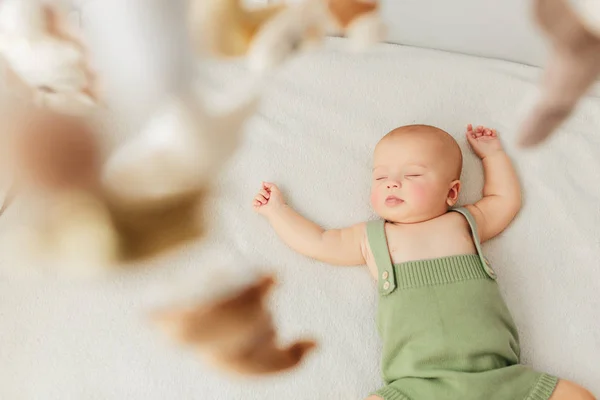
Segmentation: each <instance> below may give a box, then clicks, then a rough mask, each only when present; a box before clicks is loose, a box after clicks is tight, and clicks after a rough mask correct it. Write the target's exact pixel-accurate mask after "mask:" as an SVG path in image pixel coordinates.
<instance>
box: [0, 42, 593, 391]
mask: <svg viewBox="0 0 600 400" xmlns="http://www.w3.org/2000/svg"><path fill="white" fill-rule="evenodd" d="M341 43H342V41H341V40H340V39H334V40H331V42H330V43H329V45H328V48H327V49H326V50H325V51H323V52H319V53H316V54H310V55H306V56H303V57H301V58H300V59H297V60H294V61H293V62H291V63H290V64H288V65H287V66H286V67H285V68H284V69H282V70H281V71H279V72H278V73H277V74H276V76H275V77H274V78H273V80H272V81H271V82H270V83H269V85H268V87H267V88H266V90H265V93H264V101H263V103H262V105H261V108H260V112H259V113H258V114H257V115H256V116H255V117H254V118H253V119H252V120H251V121H250V122H249V124H248V125H247V129H246V140H245V143H244V145H243V147H242V148H241V149H240V150H239V152H238V153H237V155H236V157H235V158H234V159H233V160H232V161H231V162H230V164H229V167H228V169H227V170H226V171H224V173H223V174H222V175H221V176H220V177H219V178H218V192H217V193H215V195H214V198H213V201H212V202H211V205H210V210H209V213H208V214H209V216H210V221H211V223H212V224H213V234H212V235H211V237H210V238H209V239H208V240H207V241H206V242H204V243H203V244H199V245H197V246H190V247H189V248H188V249H186V251H185V252H183V253H181V254H178V255H176V256H174V257H172V258H168V259H167V260H161V261H157V262H156V263H155V264H156V265H155V266H153V268H147V269H145V270H141V271H139V272H132V273H129V274H125V275H124V276H123V275H121V276H119V277H118V278H115V279H107V280H102V281H91V282H85V283H82V282H79V283H77V282H73V281H65V280H64V279H63V278H60V277H58V278H50V277H41V278H36V279H30V278H27V277H25V278H24V277H23V276H22V275H21V274H19V273H17V271H14V269H13V268H11V265H6V262H3V261H2V258H0V266H1V268H0V273H1V275H0V371H1V372H0V398H2V399H27V400H29V399H32V400H33V399H43V400H54V399H56V400H59V399H60V400H65V399H89V400H92V399H102V400H106V399H115V400H117V399H118V400H121V399H202V400H212V399H215V400H230V399H231V400H234V399H243V400H267V399H272V400H276V399H286V400H301V399H302V400H306V399H340V400H341V399H344V400H347V399H357V400H358V399H362V398H364V397H366V396H367V395H368V394H369V393H370V392H371V391H373V390H375V389H377V388H379V387H380V386H381V384H382V383H381V380H380V377H379V355H380V341H379V338H378V336H377V333H376V328H375V310H376V290H375V289H376V288H375V285H374V283H373V282H372V280H371V278H370V276H369V274H368V273H367V271H366V269H365V268H346V267H332V266H327V265H324V264H321V263H317V262H314V261H311V260H308V259H306V258H304V257H302V256H299V255H297V254H295V253H294V252H292V251H291V250H289V249H288V248H287V247H286V246H285V245H284V244H283V243H282V242H281V241H280V240H279V239H278V238H277V237H276V235H275V233H274V232H273V230H272V229H271V228H270V227H269V225H268V223H267V222H266V221H265V220H264V219H262V218H261V217H260V216H258V215H256V214H254V212H253V210H252V207H251V200H252V198H253V196H254V195H255V193H256V191H257V190H258V189H259V187H260V182H261V180H268V181H273V182H276V183H277V184H279V185H280V187H281V188H282V190H283V191H284V193H285V195H286V198H287V199H288V201H289V203H290V204H291V205H293V206H294V207H295V208H296V209H297V210H298V211H299V212H301V213H302V214H304V215H305V216H306V217H308V218H311V219H313V220H314V221H316V222H317V223H319V224H322V225H323V226H324V227H340V226H346V225H349V224H353V223H356V222H359V221H362V220H366V219H369V218H373V217H374V216H373V214H372V212H371V210H370V208H369V201H368V199H369V197H368V194H369V184H370V182H369V180H370V161H371V153H372V150H373V146H374V145H375V144H376V142H377V141H378V140H379V139H380V138H381V137H382V136H383V135H384V134H385V133H386V132H388V131H389V130H391V129H392V128H394V127H397V126H400V125H405V124H412V123H426V124H432V125H436V126H439V127H441V128H443V129H445V130H446V131H448V132H450V133H451V134H453V135H454V136H455V137H456V138H457V140H458V142H459V143H460V145H461V147H462V149H463V152H464V156H465V163H464V171H463V178H462V179H463V188H464V190H463V193H462V195H461V201H462V203H466V202H472V201H475V200H477V199H478V198H479V196H480V193H481V188H482V184H483V173H482V167H481V164H480V162H479V160H478V159H477V158H476V156H475V155H474V154H473V153H472V152H471V151H470V149H469V148H468V145H467V142H466V140H465V138H464V136H463V132H464V127H465V125H466V124H468V123H473V124H483V125H487V126H490V127H493V128H496V129H498V131H499V132H500V134H501V135H502V140H503V142H504V144H505V147H506V149H507V151H508V153H509V154H510V155H511V156H512V157H513V159H514V161H515V164H516V167H517V168H518V171H519V175H520V177H521V180H522V185H523V189H524V199H525V200H524V207H523V209H522V212H521V213H520V215H519V216H518V218H517V219H516V221H515V222H514V223H513V224H512V225H511V226H510V228H509V229H508V230H506V231H505V232H504V233H503V234H502V235H501V236H500V237H498V238H496V239H494V240H492V241H490V242H489V243H487V244H485V245H484V251H485V252H486V255H487V256H488V258H489V259H490V260H491V261H492V263H493V265H494V268H495V269H496V271H497V272H498V274H499V284H500V286H501V288H502V292H503V294H504V295H505V299H506V301H507V303H508V305H509V307H510V309H511V310H512V313H513V315H514V318H515V320H516V322H517V324H518V325H519V328H520V334H521V343H522V349H523V361H524V362H525V363H527V364H529V365H532V366H533V367H535V368H536V369H539V370H543V371H546V372H549V373H551V374H556V375H558V376H560V377H563V378H566V379H570V380H573V381H576V382H578V383H580V384H583V385H586V386H587V387H589V388H590V389H591V390H592V392H594V393H595V394H596V396H600V380H599V379H598V377H599V376H600V362H599V361H598V360H599V359H600V330H598V321H600V300H599V299H600V297H599V296H598V293H599V292H600V182H599V180H598V179H599V176H600V132H598V130H600V100H599V99H598V98H597V97H595V96H597V95H598V93H600V92H597V93H595V94H591V95H590V96H589V97H587V98H586V99H585V101H584V102H583V103H582V105H581V107H580V109H579V110H578V112H577V113H576V114H575V115H574V116H573V118H572V119H571V120H570V121H569V123H568V124H567V125H565V126H564V127H563V129H562V130H561V131H560V132H558V133H557V134H556V135H555V136H554V137H553V139H552V140H551V141H550V142H548V143H547V144H545V145H544V146H543V147H540V148H538V149H535V150H533V151H528V152H523V151H519V150H518V149H516V148H515V145H514V139H515V137H514V132H515V129H514V128H515V124H516V121H517V117H518V114H519V112H520V110H521V109H522V104H523V99H525V98H527V97H528V96H529V95H530V94H531V91H532V90H533V89H534V88H535V86H536V79H537V77H538V75H539V72H540V71H539V70H538V69H535V68H532V67H526V66H521V65H516V64H511V63H508V62H503V61H495V60H486V59H481V58H473V57H467V56H459V55H453V54H448V53H443V52H437V51H432V50H422V49H415V48H405V47H400V46H395V45H382V46H380V47H377V48H376V49H374V50H373V51H372V52H369V53H367V54H363V55H356V54H347V53H345V52H342V51H341V50H340V48H339V45H340V44H341ZM207 72H208V74H209V77H210V82H211V86H210V89H211V90H212V91H213V92H214V93H220V94H221V95H222V96H223V95H224V93H225V92H226V91H229V90H231V89H233V85H235V83H236V82H240V81H242V80H243V79H244V78H247V77H248V76H247V75H246V74H247V73H246V72H245V70H244V68H242V67H240V66H235V65H231V66H222V65H219V66H216V67H214V68H208V69H207ZM18 210H19V207H18V205H15V207H14V208H12V209H9V212H7V214H5V215H4V216H3V217H2V219H0V233H2V234H10V230H11V226H13V225H12V224H14V223H17V222H16V221H17V220H18V214H19V212H18ZM257 270H265V271H266V270H270V271H275V272H276V274H277V277H278V279H279V282H280V283H279V285H278V286H277V289H276V291H275V292H274V294H273V297H272V300H273V301H272V306H273V309H274V314H275V318H276V321H277V324H278V325H279V326H280V328H281V332H282V335H283V338H284V340H291V339H293V338H296V337H302V336H312V337H315V338H316V339H317V340H318V341H319V343H320V347H319V349H318V350H317V352H316V353H315V354H313V355H312V356H310V357H309V358H307V360H306V362H305V363H304V364H302V366H301V368H299V369H297V370H294V371H292V372H290V373H286V374H283V375H281V376H276V377H270V378H263V379H255V378H252V379H246V380H230V379H229V378H228V377H227V376H224V375H221V374H220V373H218V372H216V371H213V370H210V369H208V368H207V367H206V366H205V365H204V364H203V363H202V362H201V361H198V360H196V359H195V358H194V355H193V353H192V352H190V351H188V350H187V349H185V348H182V347H178V346H175V345H172V344H171V343H170V342H169V341H168V340H167V339H166V338H165V337H164V336H163V335H162V334H161V333H160V332H158V331H156V330H154V329H152V327H151V325H149V324H148V321H147V316H146V314H145V313H146V311H148V310H149V307H150V306H151V305H152V304H155V303H156V302H158V301H168V300H174V299H177V296H182V294H183V293H189V292H190V290H191V291H196V292H198V293H201V292H203V293H204V295H207V292H206V291H207V290H209V289H212V288H215V287H218V286H221V285H227V284H229V283H232V282H241V280H242V279H247V277H248V274H247V272H249V271H257ZM201 295H202V294H201ZM170 296H172V297H170Z"/></svg>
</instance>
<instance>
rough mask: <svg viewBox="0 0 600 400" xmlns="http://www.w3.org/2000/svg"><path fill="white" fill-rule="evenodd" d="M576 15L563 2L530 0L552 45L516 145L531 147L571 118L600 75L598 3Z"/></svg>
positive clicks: (599, 16)
mask: <svg viewBox="0 0 600 400" xmlns="http://www.w3.org/2000/svg"><path fill="white" fill-rule="evenodd" d="M581 6H582V8H581V9H580V12H576V11H575V10H574V9H572V8H571V6H570V5H569V4H568V2H567V1H566V0H534V9H535V15H536V17H537V21H538V23H539V25H540V26H541V28H542V29H543V31H544V32H545V34H546V35H547V36H548V37H549V39H550V41H551V44H552V55H551V58H550V60H549V62H548V66H547V67H546V70H545V73H544V76H543V81H542V84H541V91H540V96H539V99H538V101H537V104H536V105H535V107H534V108H533V110H532V111H531V113H530V115H528V116H527V118H526V119H525V121H524V123H523V125H522V126H521V129H520V142H521V144H522V145H524V146H533V145H536V144H538V143H540V142H541V141H543V140H544V139H545V138H546V137H548V136H549V135H550V134H552V133H553V132H554V131H556V129H557V128H558V127H559V126H560V125H561V124H562V123H563V122H564V121H565V120H567V118H568V117H569V116H570V115H571V113H572V112H573V110H574V109H575V107H576V106H577V104H578V102H579V100H580V99H581V98H582V97H583V96H584V95H585V94H586V92H587V90H588V89H589V88H590V87H591V86H592V85H593V84H594V81H595V80H596V79H597V78H598V77H599V76H600V2H599V1H596V0H592V1H589V0H588V1H586V2H583V3H582V4H581Z"/></svg>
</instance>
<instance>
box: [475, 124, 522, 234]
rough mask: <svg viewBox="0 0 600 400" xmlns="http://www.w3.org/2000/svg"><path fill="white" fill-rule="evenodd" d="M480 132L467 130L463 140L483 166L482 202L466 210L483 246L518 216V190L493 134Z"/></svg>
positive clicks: (519, 194)
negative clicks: (471, 217)
mask: <svg viewBox="0 0 600 400" xmlns="http://www.w3.org/2000/svg"><path fill="white" fill-rule="evenodd" d="M481 128H482V129H481V130H480V129H479V128H477V129H476V130H468V131H467V138H468V139H469V143H470V144H471V146H472V147H473V150H474V151H475V153H477V155H478V156H479V157H480V158H481V160H482V163H483V170H484V176H485V184H484V186H483V198H482V199H481V200H479V201H478V202H476V203H475V204H473V205H469V206H467V208H469V211H471V213H472V214H473V216H474V217H475V220H476V222H477V226H478V230H479V236H480V239H481V241H482V242H485V241H486V240H489V239H491V238H493V237H494V236H496V235H498V234H499V233H501V232H502V231H503V230H504V229H506V227H507V226H508V225H509V224H510V223H511V222H512V220H513V219H514V218H515V216H516V215H517V213H518V212H519V210H520V208H521V187H520V184H519V179H518V177H517V174H516V172H515V169H514V167H513V165H512V162H511V160H510V158H509V157H508V155H507V154H506V153H505V152H504V150H503V149H502V145H501V143H500V140H499V139H498V137H497V135H496V132H495V131H493V130H489V129H487V128H483V127H481Z"/></svg>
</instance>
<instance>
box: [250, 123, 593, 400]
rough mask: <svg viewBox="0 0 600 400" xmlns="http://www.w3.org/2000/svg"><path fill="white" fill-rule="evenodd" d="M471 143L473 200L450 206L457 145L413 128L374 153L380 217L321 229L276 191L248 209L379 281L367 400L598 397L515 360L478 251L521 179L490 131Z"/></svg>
mask: <svg viewBox="0 0 600 400" xmlns="http://www.w3.org/2000/svg"><path fill="white" fill-rule="evenodd" d="M466 135H467V140H468V142H469V143H470V145H471V147H472V149H473V150H474V152H475V153H476V154H477V155H478V156H479V157H480V158H481V160H482V162H483V168H484V173H485V185H484V188H483V197H482V198H481V200H479V201H477V202H476V203H474V204H469V205H466V206H464V207H455V206H456V203H457V200H458V195H459V192H460V189H461V182H460V175H461V170H462V154H461V150H460V147H459V145H458V143H457V142H456V141H455V140H454V139H453V138H452V136H450V135H449V134H448V133H446V132H445V131H443V130H441V129H438V128H435V127H432V126H426V125H411V126H403V127H400V128H397V129H395V130H393V131H391V132H390V133H388V134H387V135H386V136H384V137H383V139H381V141H380V142H379V143H378V144H377V146H376V147H375V153H374V165H373V180H372V190H371V204H372V207H373V209H374V211H375V212H376V213H377V215H378V216H379V217H380V219H378V220H375V221H369V222H364V223H360V224H357V225H354V226H351V227H348V228H344V229H331V230H324V229H322V228H321V227H320V226H318V225H316V224H315V223H313V222H311V221H309V220H307V219H306V218H304V217H302V216H301V215H299V214H298V213H297V212H296V211H294V210H293V209H292V208H291V207H290V206H288V205H287V204H286V203H285V201H284V199H283V196H282V194H281V192H280V190H279V189H278V188H277V186H276V185H274V184H272V183H263V185H262V186H263V187H262V189H261V190H260V192H259V193H258V194H257V196H256V197H255V199H254V202H253V206H254V209H255V210H256V211H257V212H258V213H260V214H262V215H264V216H265V217H266V218H267V219H268V221H269V222H270V224H271V225H272V227H273V228H274V229H275V231H276V232H277V234H278V235H279V236H280V237H281V239H282V240H283V241H284V242H285V243H286V244H287V245H288V246H290V247H291V248H292V249H294V250H295V251H297V252H299V253H301V254H303V255H305V256H308V257H312V258H314V259H317V260H319V261H322V262H326V263H330V264H334V265H365V264H366V265H367V266H368V268H369V270H370V272H371V274H372V275H373V277H374V278H375V280H376V281H377V288H378V292H379V304H378V314H377V325H378V329H379V333H380V335H381V337H382V341H383V354H382V365H381V366H382V372H383V380H384V382H385V384H386V386H385V387H383V388H382V389H380V390H378V391H377V392H376V393H373V394H372V395H371V396H370V397H369V398H368V399H367V400H381V399H383V400H409V399H414V400H423V399H435V400H443V399H461V400H471V399H472V400H481V399H484V398H485V399H487V400H516V399H519V400H521V399H522V400H547V399H552V400H559V399H586V400H588V399H590V400H593V399H594V397H593V395H592V394H590V393H589V392H588V391H587V390H586V389H584V388H582V387H580V386H578V385H576V384H574V383H572V382H569V381H566V380H563V379H558V378H557V377H554V376H551V375H549V374H545V373H542V372H538V371H535V370H533V369H531V368H529V367H527V366H525V365H522V364H521V363H520V346H519V338H518V333H517V328H516V326H515V323H514V321H513V319H512V317H511V314H510V312H509V310H508V308H507V306H506V304H505V302H504V300H503V299H502V296H501V294H500V291H499V288H498V284H497V282H496V274H495V272H494V270H493V269H492V267H491V265H490V264H489V262H488V261H487V260H486V258H485V257H484V255H483V253H482V250H481V244H482V243H483V242H485V241H486V240H489V239H491V238H493V237H495V236H496V235H498V234H499V233H501V232H502V231H503V230H504V229H506V227H507V226H508V225H509V224H510V223H511V221H512V220H513V219H514V217H515V216H516V214H517V213H518V211H519V209H520V207H521V190H520V187H519V181H518V178H517V175H516V173H515V170H514V168H513V166H512V163H511V161H510V159H509V157H508V156H507V155H506V153H505V152H504V150H503V148H502V145H501V142H500V140H499V139H498V136H497V134H496V131H495V130H490V129H488V128H484V127H481V126H479V127H477V128H475V129H474V128H473V127H472V126H471V125H469V126H468V127H467V132H466Z"/></svg>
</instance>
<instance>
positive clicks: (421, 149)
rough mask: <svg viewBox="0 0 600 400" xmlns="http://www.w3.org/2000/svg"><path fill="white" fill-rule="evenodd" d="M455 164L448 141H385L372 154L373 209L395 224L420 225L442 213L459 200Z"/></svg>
mask: <svg viewBox="0 0 600 400" xmlns="http://www.w3.org/2000/svg"><path fill="white" fill-rule="evenodd" d="M444 135H445V133H444ZM449 139H451V138H449ZM456 148H457V146H456ZM456 148H455V150H456ZM458 157H460V149H459V153H458ZM457 162H458V161H457V160H456V151H451V150H450V151H449V146H448V142H447V141H446V140H440V138H439V135H430V134H420V133H408V134H401V135H397V136H390V137H386V138H384V139H383V140H382V141H381V142H380V143H379V144H378V145H377V147H376V148H375V154H374V165H373V181H372V189H371V204H372V206H373V209H374V210H375V212H376V213H377V214H378V215H379V216H380V217H381V218H384V219H386V220H387V221H390V222H398V223H416V222H423V221H427V220H429V219H432V218H435V217H437V216H439V215H442V214H444V213H445V212H446V211H447V210H448V206H452V205H454V203H455V202H456V199H457V198H458V191H459V186H460V183H459V182H458V180H457V175H459V174H460V167H458V170H457ZM457 171H458V173H457Z"/></svg>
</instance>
